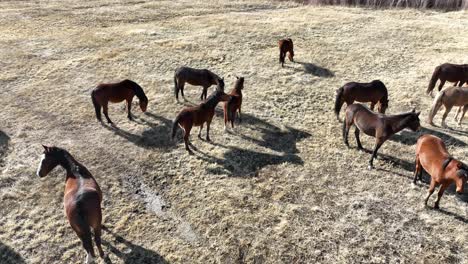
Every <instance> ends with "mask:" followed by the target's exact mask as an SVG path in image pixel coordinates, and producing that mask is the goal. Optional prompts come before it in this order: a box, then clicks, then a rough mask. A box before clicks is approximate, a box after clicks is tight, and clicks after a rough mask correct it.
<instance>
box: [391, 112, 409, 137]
mask: <svg viewBox="0 0 468 264" xmlns="http://www.w3.org/2000/svg"><path fill="white" fill-rule="evenodd" d="M409 118H410V115H409V114H404V115H398V116H393V117H392V119H393V120H392V121H394V122H395V123H394V124H392V130H393V132H395V133H397V132H399V131H401V130H403V129H405V128H406V127H407V126H408V124H407V121H408V119H409ZM392 123H393V122H392Z"/></svg>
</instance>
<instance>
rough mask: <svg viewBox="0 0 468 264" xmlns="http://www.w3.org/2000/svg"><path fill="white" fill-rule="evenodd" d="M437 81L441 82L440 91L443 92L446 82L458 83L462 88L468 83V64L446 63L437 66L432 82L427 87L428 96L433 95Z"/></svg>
mask: <svg viewBox="0 0 468 264" xmlns="http://www.w3.org/2000/svg"><path fill="white" fill-rule="evenodd" d="M437 80H440V84H439V91H440V90H442V87H443V86H444V84H445V82H446V81H449V82H453V83H455V86H456V85H457V83H458V86H460V87H461V86H462V85H463V84H464V83H465V82H466V83H468V64H451V63H444V64H441V65H439V66H437V67H436V68H435V70H434V73H432V78H431V81H430V82H429V86H428V87H427V91H426V93H427V94H431V95H432V90H433V89H434V87H435V85H436V83H437Z"/></svg>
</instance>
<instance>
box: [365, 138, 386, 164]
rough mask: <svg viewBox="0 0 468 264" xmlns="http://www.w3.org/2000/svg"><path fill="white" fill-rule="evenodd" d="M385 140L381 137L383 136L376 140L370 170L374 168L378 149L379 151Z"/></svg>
mask: <svg viewBox="0 0 468 264" xmlns="http://www.w3.org/2000/svg"><path fill="white" fill-rule="evenodd" d="M384 142H385V140H383V139H381V138H377V139H376V140H375V147H374V151H373V152H372V156H371V159H370V161H369V170H371V169H373V168H374V164H373V162H374V158H375V157H376V156H377V151H379V148H380V147H381V146H382V144H383V143H384Z"/></svg>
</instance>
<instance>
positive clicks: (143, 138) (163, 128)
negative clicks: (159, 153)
mask: <svg viewBox="0 0 468 264" xmlns="http://www.w3.org/2000/svg"><path fill="white" fill-rule="evenodd" d="M146 116H148V117H150V118H144V117H143V118H138V119H137V118H135V120H134V121H133V122H137V123H140V124H141V125H145V126H149V128H147V129H145V130H144V131H143V132H142V133H141V135H139V134H133V133H130V132H127V131H125V130H123V129H121V128H119V127H118V126H108V125H105V124H103V126H104V127H105V128H107V129H109V130H111V131H112V132H114V133H115V134H116V135H118V136H121V137H123V138H125V139H127V140H128V141H130V142H132V143H134V144H135V145H137V146H139V147H143V148H169V147H171V146H173V144H172V143H171V139H170V131H171V126H172V121H171V120H169V119H167V118H165V117H162V116H158V115H155V114H153V113H150V112H146ZM155 120H156V121H158V123H155V122H154V121H155Z"/></svg>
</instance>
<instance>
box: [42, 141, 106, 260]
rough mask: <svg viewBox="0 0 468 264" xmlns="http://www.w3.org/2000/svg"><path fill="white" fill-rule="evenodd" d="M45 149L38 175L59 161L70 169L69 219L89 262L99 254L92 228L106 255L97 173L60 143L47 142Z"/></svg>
mask: <svg viewBox="0 0 468 264" xmlns="http://www.w3.org/2000/svg"><path fill="white" fill-rule="evenodd" d="M43 147H44V153H43V155H42V159H41V161H40V163H39V167H38V169H37V173H36V174H37V176H39V177H41V178H42V177H45V176H46V175H47V174H49V172H50V171H52V170H53V169H54V168H55V167H56V166H57V165H60V166H62V167H63V168H64V169H65V170H66V175H67V177H66V180H65V193H64V197H63V203H64V207H65V214H66V216H67V218H68V222H69V223H70V225H71V227H72V228H73V230H74V231H75V233H76V234H77V235H78V237H79V238H80V240H81V242H82V243H83V247H84V249H85V251H86V263H91V262H93V258H95V254H94V249H93V244H92V239H91V229H90V227H92V228H93V230H94V242H95V243H96V246H97V248H98V250H99V255H100V256H101V257H104V251H103V250H102V247H101V228H102V225H101V222H102V212H101V202H102V192H101V189H100V188H99V185H98V184H97V182H96V180H95V179H94V177H93V175H91V173H90V172H89V171H88V169H86V167H85V166H83V165H82V164H80V163H79V162H78V161H76V160H75V159H74V158H73V156H72V155H71V154H70V153H68V151H66V150H64V149H61V148H58V147H47V146H44V145H43Z"/></svg>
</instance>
